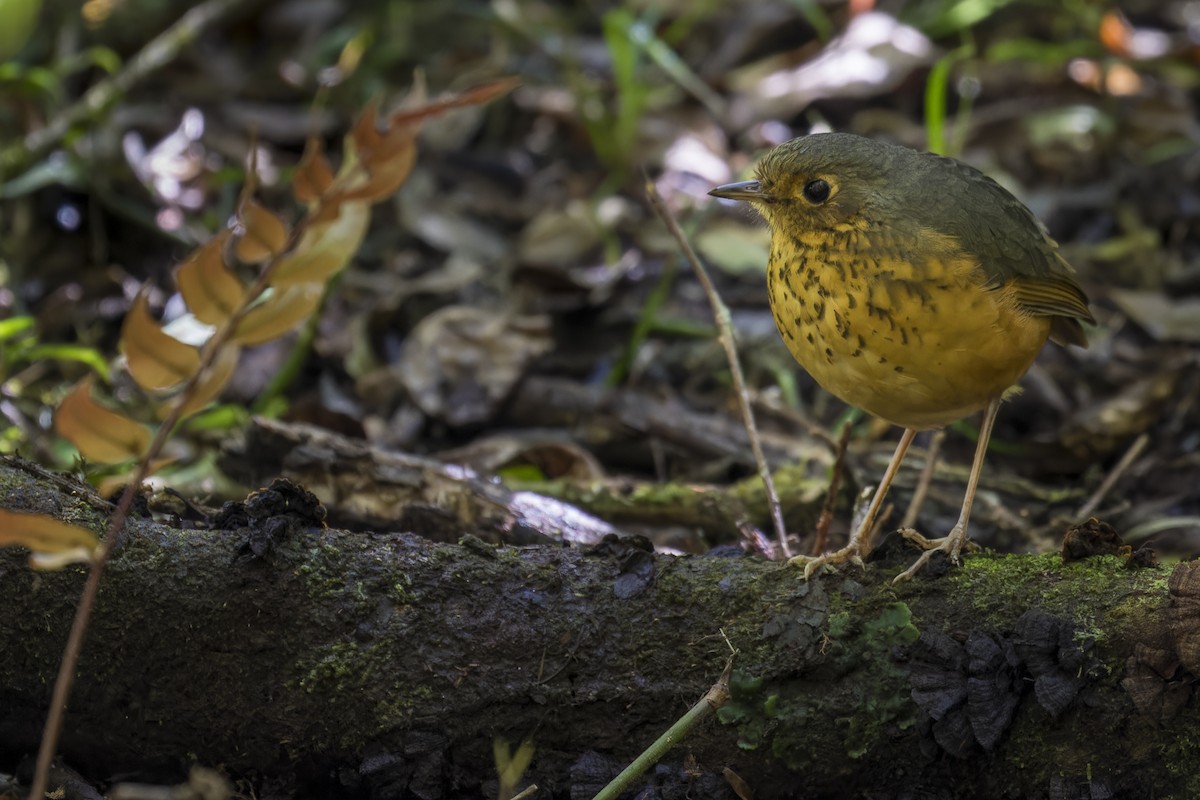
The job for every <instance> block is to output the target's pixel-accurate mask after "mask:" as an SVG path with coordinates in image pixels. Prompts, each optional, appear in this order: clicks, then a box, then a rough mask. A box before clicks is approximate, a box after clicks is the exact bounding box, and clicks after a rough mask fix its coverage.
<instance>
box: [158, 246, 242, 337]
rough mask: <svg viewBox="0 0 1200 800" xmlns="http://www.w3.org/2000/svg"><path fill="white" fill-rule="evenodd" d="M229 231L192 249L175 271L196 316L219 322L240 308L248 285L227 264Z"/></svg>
mask: <svg viewBox="0 0 1200 800" xmlns="http://www.w3.org/2000/svg"><path fill="white" fill-rule="evenodd" d="M227 241H229V231H227V230H225V231H221V232H220V233H218V234H217V235H216V236H214V237H213V238H211V239H209V240H208V242H207V243H206V244H203V245H201V246H200V247H198V248H196V250H195V251H193V252H192V254H191V255H190V256H188V259H187V260H186V261H184V262H183V263H182V264H180V265H179V269H177V270H176V271H175V283H176V285H178V286H179V293H180V294H181V295H183V300H184V302H185V303H187V307H188V308H189V309H191V311H192V313H193V314H195V315H196V319H198V320H200V321H201V322H204V323H207V324H209V325H220V324H221V323H223V322H225V321H226V320H227V319H229V318H230V317H231V316H232V315H233V312H234V311H236V310H237V309H238V308H240V307H241V305H242V303H243V302H245V298H246V287H245V285H244V284H243V283H242V281H241V279H240V278H238V276H237V275H234V274H233V271H232V270H230V269H229V267H228V266H226V264H225V257H224V252H225V243H226V242H227Z"/></svg>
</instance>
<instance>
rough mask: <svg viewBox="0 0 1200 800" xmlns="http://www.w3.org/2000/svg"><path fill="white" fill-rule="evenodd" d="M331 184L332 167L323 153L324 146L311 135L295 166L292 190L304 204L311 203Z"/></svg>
mask: <svg viewBox="0 0 1200 800" xmlns="http://www.w3.org/2000/svg"><path fill="white" fill-rule="evenodd" d="M331 185H333V167H331V166H330V165H329V158H328V157H327V156H326V155H325V146H324V145H323V144H322V143H321V140H320V139H318V138H316V137H315V136H311V137H309V139H308V142H307V143H306V144H305V145H304V155H303V156H301V157H300V163H299V164H298V165H297V166H296V175H295V177H293V178H292V192H293V193H294V194H295V195H296V199H297V200H298V201H300V202H301V203H304V204H305V205H312V204H313V203H315V202H316V201H317V200H319V199H320V198H321V196H322V195H324V194H325V192H327V191H329V187H330V186H331Z"/></svg>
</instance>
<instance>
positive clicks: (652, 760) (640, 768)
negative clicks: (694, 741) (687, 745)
mask: <svg viewBox="0 0 1200 800" xmlns="http://www.w3.org/2000/svg"><path fill="white" fill-rule="evenodd" d="M726 641H728V640H726ZM735 655H737V653H736V651H735V652H734V653H733V654H731V655H730V656H729V658H728V660H726V662H725V670H724V671H723V672H722V673H721V677H720V678H718V679H717V682H716V683H714V684H713V685H712V686H711V687H710V688H709V690H708V691H707V692H705V693H704V696H703V697H701V698H700V700H699V701H697V702H696V704H695V705H694V706H692V707H691V708H690V709H688V710H687V712H686V713H684V715H683V716H682V717H680V718H679V719H678V720H677V721H676V722H675V724H674V725H672V726H671V727H670V728H668V729H667V732H666V733H664V734H663V735H662V736H660V737H658V739H656V740H655V741H654V744H652V745H650V746H649V747H647V748H646V749H645V750H644V751H642V754H641V755H639V756H638V757H637V758H635V759H634V760H633V762H632V763H631V764H630V765H629V766H628V767H626V768H625V769H624V770H623V771H622V772H621V774H620V775H618V776H617V777H615V778H613V779H612V781H611V782H610V783H609V784H608V785H607V786H605V787H604V788H603V789H601V790H600V792H599V794H597V795H596V796H595V798H593V800H616V798H617V797H618V796H619V795H621V794H622V793H624V792H626V791H628V790H629V788H630V786H631V784H632V783H633V782H634V781H635V780H637V779H638V777H639V776H641V775H642V773H644V772H645V771H646V770H648V769H649V768H650V767H652V766H654V765H655V764H657V763H658V762H659V760H660V759H662V757H663V755H665V754H666V752H667V751H668V750H670V749H671V748H672V747H674V746H675V745H676V744H678V743H679V741H680V740H681V739H683V737H684V736H686V735H687V734H688V733H689V732H690V731H691V730H692V729H693V728H695V727H696V725H698V724H699V723H700V722H701V721H702V720H704V719H707V718H708V717H710V716H712V715H713V714H715V713H716V711H717V709H719V708H720V707H721V706H723V705H725V704H726V703H727V702H729V696H730V695H729V678H730V676H732V675H733V658H734V656H735Z"/></svg>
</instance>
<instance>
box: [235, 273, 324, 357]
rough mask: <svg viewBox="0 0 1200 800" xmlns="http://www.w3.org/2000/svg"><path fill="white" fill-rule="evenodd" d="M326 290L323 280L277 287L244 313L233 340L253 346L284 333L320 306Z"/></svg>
mask: <svg viewBox="0 0 1200 800" xmlns="http://www.w3.org/2000/svg"><path fill="white" fill-rule="evenodd" d="M324 293H325V285H324V284H322V283H298V284H295V285H293V286H288V287H286V288H281V289H275V290H273V291H272V293H271V294H270V295H268V296H267V299H266V300H264V301H263V302H262V303H260V304H259V305H257V306H255V307H254V308H252V309H250V311H248V312H247V313H246V316H244V317H242V321H241V322H239V323H238V326H237V329H236V330H235V331H234V333H233V337H232V340H233V341H234V342H237V343H238V344H241V345H246V346H249V345H255V344H262V343H263V342H269V341H270V340H272V339H275V338H277V337H279V336H282V335H283V334H285V333H287V332H288V331H290V330H292V329H293V328H295V327H296V326H297V325H299V324H300V323H301V322H302V321H303V320H305V319H307V318H308V316H309V315H310V314H312V312H313V311H315V310H316V308H317V306H319V305H320V304H321V297H322V296H323V295H324Z"/></svg>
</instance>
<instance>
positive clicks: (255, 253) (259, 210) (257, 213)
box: [233, 200, 288, 264]
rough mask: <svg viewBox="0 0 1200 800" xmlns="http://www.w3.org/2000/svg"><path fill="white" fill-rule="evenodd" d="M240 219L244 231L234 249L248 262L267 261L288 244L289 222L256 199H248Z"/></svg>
mask: <svg viewBox="0 0 1200 800" xmlns="http://www.w3.org/2000/svg"><path fill="white" fill-rule="evenodd" d="M238 220H239V222H241V225H242V229H243V233H242V236H241V238H240V239H238V241H237V244H236V245H235V246H234V249H233V251H234V253H235V254H236V255H237V257H238V258H239V259H241V260H242V261H245V262H246V263H247V264H258V263H261V262H263V261H266V260H267V259H268V258H270V257H271V256H273V255H276V254H277V253H279V252H281V251H282V250H283V248H284V246H285V245H286V244H287V236H288V227H287V224H286V223H285V222H284V221H283V220H281V219H280V218H279V217H277V216H275V214H273V213H271V212H270V211H268V210H267V209H265V208H263V207H262V205H261V204H259V203H258V202H257V201H255V200H248V201H246V204H245V205H244V206H243V207H242V213H241V214H240V215H239V217H238Z"/></svg>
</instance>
